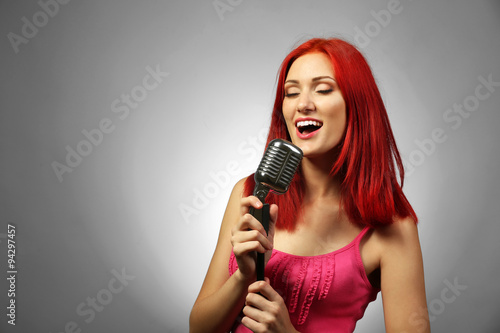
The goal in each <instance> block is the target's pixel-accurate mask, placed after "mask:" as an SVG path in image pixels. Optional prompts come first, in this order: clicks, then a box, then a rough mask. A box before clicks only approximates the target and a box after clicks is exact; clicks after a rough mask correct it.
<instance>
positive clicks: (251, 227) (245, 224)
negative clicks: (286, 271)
mask: <svg viewBox="0 0 500 333" xmlns="http://www.w3.org/2000/svg"><path fill="white" fill-rule="evenodd" d="M250 207H254V208H255V209H260V208H262V203H261V202H260V200H259V199H258V198H257V197H255V196H248V197H246V198H242V199H241V210H240V219H239V221H238V222H237V223H236V225H235V227H234V228H233V229H232V230H231V244H232V246H233V252H234V255H235V257H236V262H237V263H238V269H239V271H240V273H241V275H242V276H243V278H244V279H246V280H251V279H255V276H256V255H255V253H256V252H260V253H266V263H267V261H268V260H269V258H270V257H271V251H269V250H272V248H273V239H274V226H275V223H276V219H277V217H278V206H276V205H274V204H273V205H271V207H270V208H269V212H270V213H269V215H270V221H269V233H268V235H267V236H266V231H265V229H264V227H263V226H262V224H261V223H260V222H259V221H258V220H257V219H256V218H255V217H253V216H252V215H251V214H250V213H249V209H250Z"/></svg>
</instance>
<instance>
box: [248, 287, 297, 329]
mask: <svg viewBox="0 0 500 333" xmlns="http://www.w3.org/2000/svg"><path fill="white" fill-rule="evenodd" d="M265 279H266V280H265V281H257V282H254V283H252V284H251V285H250V286H249V287H248V295H247V298H246V303H245V307H244V308H243V314H244V315H245V317H243V319H242V320H241V323H242V324H243V325H245V326H246V327H247V328H248V329H250V330H252V332H255V333H261V332H262V333H264V332H267V333H292V332H297V330H295V328H294V327H293V325H292V323H291V321H290V315H289V314H288V309H287V308H286V305H285V301H284V300H283V298H282V297H281V296H280V294H278V292H276V290H274V289H273V287H271V285H270V284H269V279H268V278H265ZM297 333H298V332H297Z"/></svg>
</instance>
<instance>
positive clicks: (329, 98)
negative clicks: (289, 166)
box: [283, 53, 346, 157]
mask: <svg viewBox="0 0 500 333" xmlns="http://www.w3.org/2000/svg"><path fill="white" fill-rule="evenodd" d="M283 116H284V118H285V121H286V125H287V128H288V133H290V137H291V139H292V142H293V143H294V144H295V145H297V146H299V147H300V148H301V149H302V151H303V152H304V156H305V157H318V156H321V155H323V154H325V153H328V152H331V151H332V149H334V148H335V147H336V146H337V145H338V144H339V143H340V142H341V140H342V137H343V135H344V131H345V128H346V107H345V101H344V98H343V97H342V93H341V92H340V89H339V87H338V85H337V82H336V81H335V74H334V73H333V67H332V65H331V63H330V60H329V58H328V57H327V56H326V55H324V54H323V53H309V54H305V55H303V56H301V57H299V58H297V59H296V60H295V61H294V62H293V64H292V66H291V67H290V70H289V71H288V75H287V77H286V79H285V97H284V99H283Z"/></svg>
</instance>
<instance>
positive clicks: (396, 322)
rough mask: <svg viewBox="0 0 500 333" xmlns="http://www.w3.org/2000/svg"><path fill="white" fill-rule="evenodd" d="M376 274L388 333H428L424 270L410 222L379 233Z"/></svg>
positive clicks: (402, 222) (415, 235)
mask: <svg viewBox="0 0 500 333" xmlns="http://www.w3.org/2000/svg"><path fill="white" fill-rule="evenodd" d="M378 236H379V237H380V238H381V239H380V241H381V242H380V244H381V245H382V248H381V257H380V274H381V290H382V303H383V306H384V319H385V327H386V332H388V333H417V332H418V333H429V332H430V325H429V315H428V312H427V303H426V298H425V283H424V268H423V261H422V252H421V249H420V242H419V239H418V230H417V226H416V225H415V222H414V221H413V220H412V219H411V218H407V219H404V220H401V221H396V222H394V223H393V224H392V225H390V226H387V227H384V228H382V229H381V230H380V233H379V234H378Z"/></svg>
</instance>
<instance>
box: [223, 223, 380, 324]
mask: <svg viewBox="0 0 500 333" xmlns="http://www.w3.org/2000/svg"><path fill="white" fill-rule="evenodd" d="M368 230H369V227H365V228H364V229H363V230H362V231H361V232H360V233H359V235H358V236H356V238H355V239H354V240H353V241H352V242H351V243H349V244H348V245H346V246H344V247H343V248H340V249H338V250H336V251H333V252H330V253H327V254H322V255H317V256H297V255H292V254H288V253H284V252H281V251H278V250H273V253H272V255H271V259H270V260H269V262H268V264H267V266H266V271H265V275H266V276H267V277H268V278H269V280H270V282H271V285H272V286H273V288H274V289H275V290H276V291H277V292H278V293H279V294H280V295H281V296H282V297H283V299H284V301H285V303H286V306H287V308H288V312H289V313H290V319H291V321H292V324H293V325H294V327H295V328H296V329H297V330H298V331H299V332H301V333H322V332H329V333H332V332H333V333H347V332H349V333H352V332H353V331H354V327H355V326H356V322H357V321H358V320H359V319H360V318H361V317H363V314H364V312H365V309H366V307H367V305H368V303H370V302H372V301H373V300H375V299H376V298H377V293H378V292H379V291H380V289H376V288H373V287H372V286H371V284H370V282H369V281H368V278H367V276H366V273H365V268H364V266H363V262H362V261H361V255H360V252H359V243H360V242H361V239H362V238H363V236H364V235H365V234H366V232H367V231H368ZM237 269H238V264H237V263H236V257H235V256H234V253H232V254H231V257H230V259H229V273H230V274H231V275H232V274H234V272H235V271H236V270H237ZM233 332H235V333H242V332H251V331H250V330H249V329H247V328H246V327H245V326H243V325H242V324H240V323H239V321H238V322H237V323H235V327H234V330H233Z"/></svg>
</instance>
